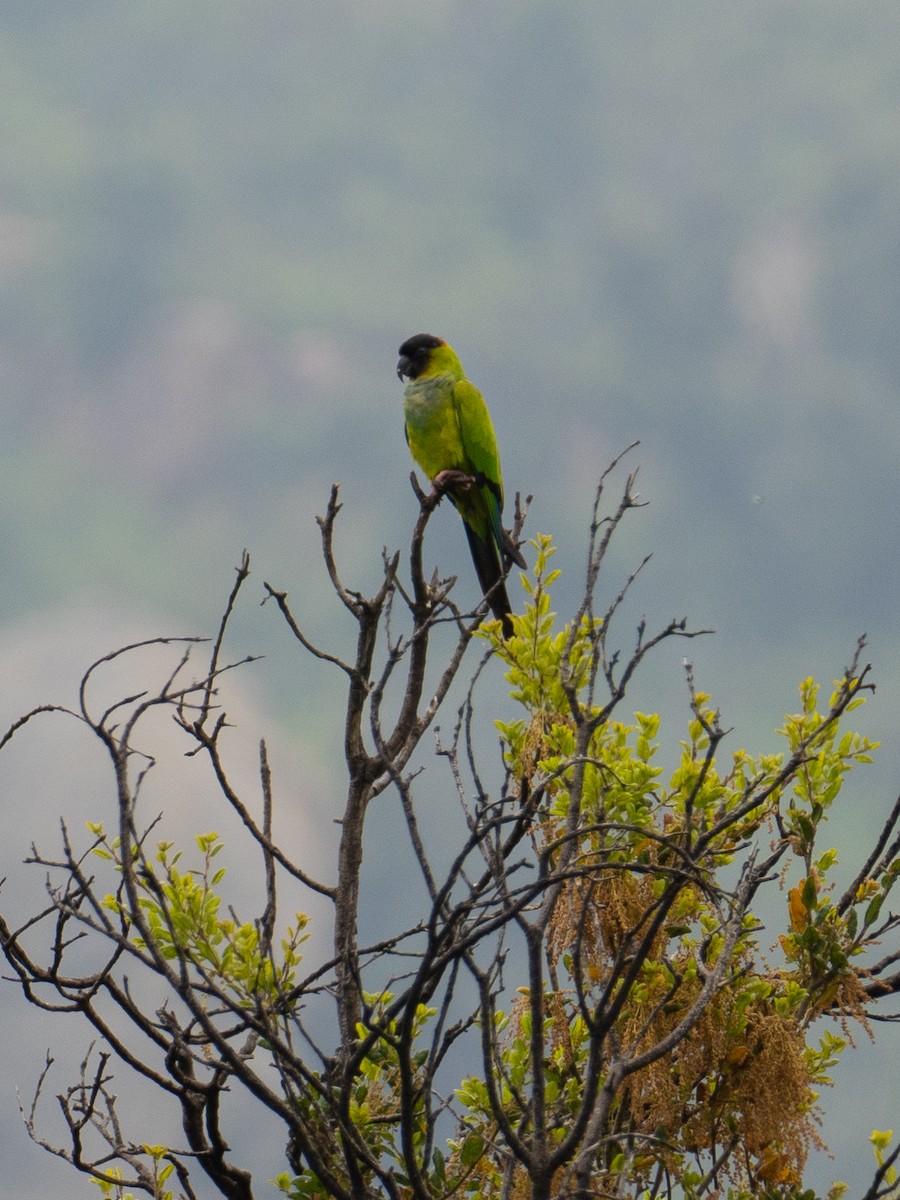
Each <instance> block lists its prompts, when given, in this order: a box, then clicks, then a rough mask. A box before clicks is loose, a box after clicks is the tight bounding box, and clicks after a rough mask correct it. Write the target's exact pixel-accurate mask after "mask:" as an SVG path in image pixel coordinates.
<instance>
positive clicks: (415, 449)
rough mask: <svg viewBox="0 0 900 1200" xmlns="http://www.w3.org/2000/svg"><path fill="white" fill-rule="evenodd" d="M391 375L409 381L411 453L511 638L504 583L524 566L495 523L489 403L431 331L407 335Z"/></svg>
mask: <svg viewBox="0 0 900 1200" xmlns="http://www.w3.org/2000/svg"><path fill="white" fill-rule="evenodd" d="M397 375H398V376H399V377H400V379H401V380H403V379H404V378H406V379H408V380H409V383H407V385H406V391H405V393H404V415H405V418H406V441H407V443H408V445H409V448H410V451H411V453H412V456H413V458H414V459H415V460H416V462H417V463H418V464H419V466H420V467H421V468H422V470H423V471H424V472H425V474H426V475H427V476H428V478H429V479H430V480H431V481H432V482H433V484H434V485H435V487H437V488H439V489H440V490H442V491H445V492H446V493H447V495H449V497H450V499H451V500H452V501H453V503H454V505H455V506H456V509H457V511H458V513H459V515H460V516H461V517H462V519H463V524H464V525H465V529H466V537H467V538H468V539H469V549H470V550H471V552H472V559H473V561H474V563H475V570H476V572H477V574H478V582H479V583H480V585H481V590H482V592H484V594H485V595H486V596H487V598H488V603H489V604H490V606H491V612H492V613H493V614H494V616H495V617H497V618H498V619H499V620H500V621H501V622H502V625H503V636H504V637H509V635H510V634H511V633H512V631H513V627H512V621H511V620H510V613H511V612H512V608H511V606H510V603H509V596H508V595H507V592H506V584H505V582H504V579H505V575H506V571H507V569H508V567H509V564H510V563H511V562H515V563H517V564H518V565H519V566H521V567H524V566H525V560H524V559H523V558H522V556H521V554H520V553H519V551H518V549H517V547H516V546H515V545H514V543H513V541H512V539H511V538H510V537H509V535H508V534H507V533H506V532H505V530H504V529H503V526H502V525H501V524H500V516H501V513H502V511H503V480H502V477H501V475H500V456H499V454H498V453H497V441H496V438H495V437H494V427H493V425H492V424H491V417H490V413H489V412H488V409H487V405H486V404H485V402H484V399H483V398H482V395H481V392H479V390H478V389H477V388H476V387H475V386H474V384H471V383H470V382H469V381H468V379H466V377H465V374H464V372H463V369H462V364H461V363H460V361H459V358H458V357H457V355H456V351H455V350H454V349H453V347H452V346H448V345H447V343H446V342H445V341H443V340H442V339H441V338H439V337H435V336H434V334H431V333H417V334H415V335H414V336H413V337H411V338H407V340H406V341H405V342H404V343H403V345H402V346H401V347H400V361H399V362H398V363H397Z"/></svg>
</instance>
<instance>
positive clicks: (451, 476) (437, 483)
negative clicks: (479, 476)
mask: <svg viewBox="0 0 900 1200" xmlns="http://www.w3.org/2000/svg"><path fill="white" fill-rule="evenodd" d="M475 483H476V480H475V479H474V478H473V476H471V475H467V474H466V472H465V471H457V470H455V469H453V468H449V469H448V470H446V471H438V473H437V475H435V477H434V479H432V481H431V486H432V487H433V488H434V490H435V492H437V494H438V495H439V496H443V495H445V494H446V493H447V492H452V493H454V494H456V495H459V494H460V493H463V494H465V493H466V492H469V491H471V490H472V488H473V487H474V486H475Z"/></svg>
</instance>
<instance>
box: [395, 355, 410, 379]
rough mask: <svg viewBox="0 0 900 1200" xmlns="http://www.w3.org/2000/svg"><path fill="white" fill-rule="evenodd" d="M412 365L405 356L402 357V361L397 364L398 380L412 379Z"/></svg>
mask: <svg viewBox="0 0 900 1200" xmlns="http://www.w3.org/2000/svg"><path fill="white" fill-rule="evenodd" d="M411 368H412V363H411V362H410V361H409V359H408V358H407V357H406V355H405V354H403V355H401V356H400V361H399V362H398V363H397V378H398V379H412V373H411Z"/></svg>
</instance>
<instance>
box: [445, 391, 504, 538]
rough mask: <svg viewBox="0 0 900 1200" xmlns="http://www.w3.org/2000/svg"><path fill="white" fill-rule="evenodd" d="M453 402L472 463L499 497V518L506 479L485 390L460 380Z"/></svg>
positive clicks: (470, 464)
mask: <svg viewBox="0 0 900 1200" xmlns="http://www.w3.org/2000/svg"><path fill="white" fill-rule="evenodd" d="M453 402H454V404H455V406H456V414H457V419H458V420H459V433H460V437H461V439H462V444H463V450H464V452H465V455H466V458H467V459H468V465H469V467H471V470H472V473H473V475H475V476H476V478H478V479H479V482H480V481H481V480H483V481H484V482H485V483H486V484H487V485H488V487H489V488H490V490H491V492H492V493H493V494H494V496H495V497H496V501H497V513H498V518H499V510H500V509H501V508H502V507H503V479H502V478H501V475H500V455H499V454H498V453H497V439H496V437H495V436H494V426H493V425H492V424H491V414H490V413H489V412H488V407H487V405H486V404H485V402H484V397H483V396H482V395H481V392H479V390H478V388H477V387H475V385H474V384H471V383H469V381H468V379H460V380H458V381H457V383H456V384H454V387H453Z"/></svg>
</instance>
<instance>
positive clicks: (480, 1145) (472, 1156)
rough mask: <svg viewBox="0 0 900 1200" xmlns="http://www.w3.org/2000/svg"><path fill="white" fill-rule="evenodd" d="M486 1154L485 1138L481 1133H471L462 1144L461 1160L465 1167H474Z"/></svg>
mask: <svg viewBox="0 0 900 1200" xmlns="http://www.w3.org/2000/svg"><path fill="white" fill-rule="evenodd" d="M482 1154H484V1138H483V1137H482V1136H481V1134H479V1133H470V1134H469V1135H468V1137H467V1138H466V1140H465V1141H464V1142H463V1144H462V1149H461V1150H460V1152H459V1160H460V1162H461V1163H462V1165H463V1166H464V1167H473V1166H474V1165H475V1163H477V1162H478V1160H479V1158H481V1156H482Z"/></svg>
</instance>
